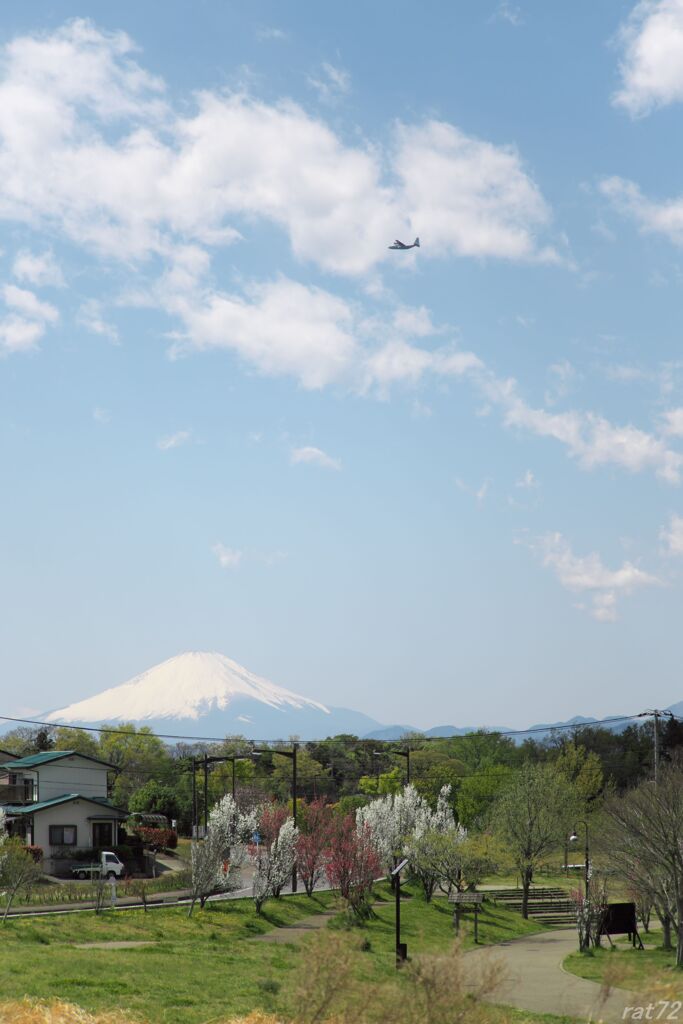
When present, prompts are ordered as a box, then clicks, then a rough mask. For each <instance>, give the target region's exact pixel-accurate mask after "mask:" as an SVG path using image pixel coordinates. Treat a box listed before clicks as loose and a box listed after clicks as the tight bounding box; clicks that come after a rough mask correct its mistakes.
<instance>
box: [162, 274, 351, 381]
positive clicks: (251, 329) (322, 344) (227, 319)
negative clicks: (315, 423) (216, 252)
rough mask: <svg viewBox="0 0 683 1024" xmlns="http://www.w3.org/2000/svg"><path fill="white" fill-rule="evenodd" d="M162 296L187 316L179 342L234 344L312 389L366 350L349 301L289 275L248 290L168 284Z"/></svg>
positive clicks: (264, 369) (263, 366) (261, 366)
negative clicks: (192, 290) (175, 288)
mask: <svg viewBox="0 0 683 1024" xmlns="http://www.w3.org/2000/svg"><path fill="white" fill-rule="evenodd" d="M163 303H164V305H165V308H166V309H167V310H168V312H170V313H175V314H176V315H177V316H179V317H180V319H181V321H182V322H183V326H184V331H185V334H184V338H183V339H181V341H180V342H179V344H178V346H177V347H178V348H182V347H183V342H184V343H185V344H187V343H189V344H190V345H192V346H193V347H195V348H198V349H210V348H225V349H229V350H232V351H233V352H235V353H237V355H239V356H240V357H241V358H242V359H244V360H245V362H247V363H248V364H250V365H251V366H254V367H256V369H258V370H259V371H260V372H261V373H264V374H266V375H269V376H277V375H282V374H288V375H293V376H295V377H297V378H298V379H299V380H300V382H301V384H302V385H303V386H304V387H305V388H309V389H315V388H322V387H325V386H326V385H328V384H331V383H332V382H335V381H337V380H339V379H343V378H344V377H345V376H346V375H348V374H350V373H351V370H352V367H353V365H354V363H355V361H356V359H357V356H358V354H359V351H360V350H359V346H358V343H357V342H356V340H355V338H354V336H353V327H354V316H353V311H352V309H351V307H350V305H349V304H348V303H347V302H345V301H344V300H343V299H340V298H337V297H336V296H334V295H332V294H331V293H330V292H326V291H323V290H322V289H320V288H309V287H307V286H306V285H303V284H299V283H297V282H296V281H291V280H289V279H288V278H279V279H278V280H276V281H273V282H268V283H265V284H257V283H253V284H251V285H249V286H248V287H247V294H246V296H241V295H231V294H227V293H220V292H213V293H206V294H201V295H193V294H186V295H182V294H177V293H171V292H170V291H169V293H168V294H165V295H164V297H163Z"/></svg>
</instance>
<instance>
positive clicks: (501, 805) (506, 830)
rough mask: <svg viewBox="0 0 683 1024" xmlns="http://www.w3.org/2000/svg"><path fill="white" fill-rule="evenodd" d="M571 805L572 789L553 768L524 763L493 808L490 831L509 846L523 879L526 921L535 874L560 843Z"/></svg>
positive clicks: (571, 815) (569, 818)
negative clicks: (530, 889)
mask: <svg viewBox="0 0 683 1024" xmlns="http://www.w3.org/2000/svg"><path fill="white" fill-rule="evenodd" d="M574 805H575V802H574V795H573V792H572V788H571V786H570V785H569V784H568V783H567V781H566V780H565V779H564V778H562V777H561V776H560V775H558V774H557V772H555V771H554V770H553V768H552V767H550V766H545V765H533V764H529V763H527V764H524V765H522V767H521V768H520V769H519V771H518V772H517V773H516V774H515V777H514V779H513V780H512V781H511V782H510V784H509V785H508V787H507V788H506V789H505V790H504V791H503V792H502V793H501V794H500V795H499V796H498V798H497V799H496V801H495V802H494V804H493V806H492V809H491V820H492V822H493V828H494V830H495V831H496V832H497V833H498V834H499V835H500V836H501V838H502V839H503V840H504V841H505V842H507V843H508V844H509V846H510V850H511V853H512V855H513V857H514V859H515V864H516V865H517V868H518V870H519V872H520V874H521V876H522V916H523V917H525V918H527V917H528V916H529V888H530V886H531V880H532V878H533V874H534V870H535V869H536V867H537V866H538V863H539V861H540V860H541V859H542V858H543V857H545V856H546V855H547V854H548V853H550V852H551V850H553V849H554V848H556V847H557V845H558V844H559V843H560V842H561V841H562V840H563V838H564V836H565V833H566V831H567V829H568V828H569V827H571V826H570V825H569V821H570V820H571V818H572V817H573V810H572V808H573V807H574Z"/></svg>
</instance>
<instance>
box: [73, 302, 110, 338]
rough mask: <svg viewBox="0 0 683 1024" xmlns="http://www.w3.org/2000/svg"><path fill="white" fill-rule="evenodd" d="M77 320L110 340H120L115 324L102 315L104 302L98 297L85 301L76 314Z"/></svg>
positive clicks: (87, 328)
mask: <svg viewBox="0 0 683 1024" xmlns="http://www.w3.org/2000/svg"><path fill="white" fill-rule="evenodd" d="M76 322H77V323H79V324H80V325H81V326H82V327H85V329H86V330H87V331H90V332H91V333H92V334H99V335H101V336H102V337H104V338H109V340H110V341H114V342H116V341H118V340H119V332H118V330H117V328H116V327H115V326H114V324H110V323H109V322H108V321H107V320H105V319H104V317H103V315H102V303H101V302H98V300H97V299H88V300H87V301H86V302H84V303H83V304H82V305H81V307H80V309H79V310H78V314H77V316H76Z"/></svg>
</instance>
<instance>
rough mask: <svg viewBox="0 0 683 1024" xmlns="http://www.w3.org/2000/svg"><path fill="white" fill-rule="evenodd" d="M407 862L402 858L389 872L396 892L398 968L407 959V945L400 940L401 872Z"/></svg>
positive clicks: (406, 859)
mask: <svg viewBox="0 0 683 1024" xmlns="http://www.w3.org/2000/svg"><path fill="white" fill-rule="evenodd" d="M407 863H408V858H407V857H406V858H404V860H402V861H401V862H400V863H399V864H397V865H396V867H395V868H394V870H393V871H392V872H391V877H392V878H393V880H394V890H395V893H396V967H397V968H399V967H400V966H401V964H402V963H403V961H404V960H407V959H408V945H407V943H405V942H401V872H402V871H403V869H404V867H405V866H406V864H407Z"/></svg>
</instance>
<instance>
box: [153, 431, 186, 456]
mask: <svg viewBox="0 0 683 1024" xmlns="http://www.w3.org/2000/svg"><path fill="white" fill-rule="evenodd" d="M191 437H192V433H191V431H189V430H178V431H176V433H175V434H169V435H168V436H167V437H161V438H159V440H158V441H157V448H158V449H159V450H160V451H162V452H167V451H170V450H171V449H172V448H180V446H181V445H183V444H187V442H188V441H189V440H190V438H191Z"/></svg>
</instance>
